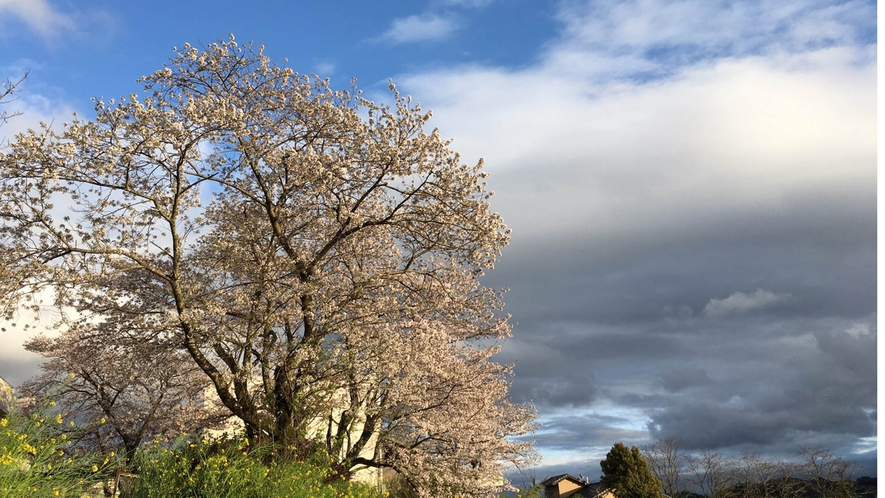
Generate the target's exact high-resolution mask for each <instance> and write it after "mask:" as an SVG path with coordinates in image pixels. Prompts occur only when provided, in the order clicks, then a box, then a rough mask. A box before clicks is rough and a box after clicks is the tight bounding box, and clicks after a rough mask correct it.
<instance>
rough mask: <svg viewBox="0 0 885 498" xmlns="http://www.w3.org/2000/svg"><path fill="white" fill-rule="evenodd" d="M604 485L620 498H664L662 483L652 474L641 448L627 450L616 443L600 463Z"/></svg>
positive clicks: (622, 445)
mask: <svg viewBox="0 0 885 498" xmlns="http://www.w3.org/2000/svg"><path fill="white" fill-rule="evenodd" d="M599 465H600V467H602V474H603V475H602V484H603V485H604V486H606V487H608V488H612V489H613V490H614V493H615V496H617V497H618V498H662V497H663V496H664V495H663V493H662V492H661V487H662V485H661V481H660V480H659V479H658V478H657V477H655V476H654V474H652V472H651V470H649V468H648V463H647V462H646V461H645V459H644V458H643V457H642V454H641V453H640V452H639V448H637V447H635V446H634V447H633V448H631V449H627V447H626V446H624V443H616V444H615V445H614V446H612V449H611V451H609V452H608V454H607V455H606V456H605V460H603V461H601V462H599Z"/></svg>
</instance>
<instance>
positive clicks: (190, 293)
mask: <svg viewBox="0 0 885 498" xmlns="http://www.w3.org/2000/svg"><path fill="white" fill-rule="evenodd" d="M262 52H263V47H254V46H253V45H251V44H250V45H245V46H240V45H238V44H237V43H236V42H235V41H234V40H233V37H231V39H230V40H229V41H223V42H218V43H213V44H211V45H210V46H208V47H206V48H205V49H203V50H200V49H197V48H195V47H192V46H190V45H185V46H184V47H183V48H182V49H181V50H180V51H177V54H176V55H175V57H174V58H173V59H172V60H171V62H170V63H169V64H168V65H166V66H165V67H164V68H163V69H161V70H159V71H157V72H155V73H153V74H152V75H149V76H146V77H144V78H142V79H141V80H140V81H141V82H142V83H143V84H144V92H145V95H146V96H144V97H140V96H138V95H135V94H133V95H130V96H128V97H125V98H121V99H120V101H119V102H116V101H114V100H110V101H109V102H104V101H101V100H96V101H95V113H96V117H95V119H93V120H83V119H75V120H73V121H72V122H71V123H70V124H68V125H66V126H65V127H64V129H63V130H61V131H55V130H51V129H49V127H44V128H43V129H42V130H38V131H31V132H29V133H25V134H22V135H19V136H17V137H16V138H15V140H14V141H12V142H11V143H10V147H9V150H8V151H7V153H6V154H5V155H4V156H3V157H2V159H0V195H2V198H0V199H2V204H0V205H2V212H0V217H2V223H3V225H2V227H0V241H2V243H3V245H4V246H5V248H6V249H7V252H6V254H7V256H6V257H5V260H4V263H5V265H6V267H7V268H8V271H10V272H13V273H14V275H16V279H14V282H16V283H17V285H16V286H14V292H7V293H5V296H6V297H7V300H6V303H4V304H9V303H13V302H17V301H20V300H21V299H24V298H26V297H27V296H29V295H32V294H33V292H34V290H35V289H39V288H42V287H49V288H51V289H52V290H53V292H54V293H55V305H56V306H58V307H59V308H62V309H73V310H76V311H77V313H70V314H67V315H65V316H66V318H65V319H66V320H67V325H65V326H70V327H73V326H75V324H76V323H77V320H78V318H77V317H78V316H80V315H79V314H83V313H87V314H90V315H91V316H92V318H91V320H92V321H93V322H97V323H113V324H114V326H113V327H109V328H108V332H107V340H109V341H114V340H116V338H117V335H118V334H119V333H120V331H122V330H124V329H125V330H128V331H129V333H132V334H141V338H142V339H143V340H146V341H151V340H157V339H158V338H162V343H163V344H168V345H170V347H171V348H172V349H177V350H180V351H184V352H186V354H187V356H188V357H189V358H190V360H191V361H192V362H193V364H195V365H196V366H197V367H198V368H199V370H200V371H201V372H202V373H203V375H204V376H205V378H206V379H207V380H208V382H209V383H210V384H211V385H212V386H213V387H214V390H215V392H216V393H217V396H218V398H219V399H220V401H221V402H222V403H223V404H224V406H225V407H226V408H227V409H228V410H229V411H230V412H231V413H232V414H233V415H235V416H236V417H238V418H239V419H240V420H242V422H243V425H244V426H245V429H246V432H247V434H248V435H249V436H250V437H252V438H257V439H263V440H268V441H273V442H274V443H277V444H280V445H281V446H282V447H285V448H287V451H290V452H291V453H292V454H293V455H295V456H299V457H300V456H304V455H306V454H308V453H313V452H316V451H321V452H323V453H325V454H326V455H328V457H329V458H330V459H331V460H332V461H333V462H334V465H335V467H336V468H337V470H338V472H339V474H340V475H342V476H347V475H349V474H350V473H351V472H353V471H354V469H357V468H361V467H390V468H393V469H395V470H397V471H399V472H400V474H401V475H402V476H404V478H405V479H407V480H408V481H409V482H410V483H411V484H412V485H413V486H414V487H416V488H417V489H419V490H422V492H424V493H429V492H431V491H429V490H431V489H437V490H439V489H446V490H463V491H464V492H485V491H488V490H489V489H492V488H494V487H499V486H501V485H502V484H504V481H503V478H502V477H501V466H502V465H504V464H505V462H507V461H512V462H516V463H518V464H525V463H526V461H527V460H530V459H531V458H532V456H533V453H532V449H531V444H530V443H527V442H523V441H522V440H521V439H518V438H519V437H520V436H523V435H525V434H527V433H529V432H531V430H532V429H533V419H534V411H533V409H532V407H531V406H523V405H515V404H512V403H511V402H510V401H509V400H508V396H507V389H508V377H509V375H510V370H509V369H508V368H507V367H506V366H502V365H498V364H497V363H495V362H494V361H492V359H491V357H492V355H493V354H494V352H495V351H496V350H497V347H498V346H499V345H500V343H501V341H502V340H504V339H505V338H506V337H508V336H509V335H510V326H509V324H508V323H507V320H506V317H502V316H501V315H500V310H501V306H502V301H501V295H500V293H499V292H496V291H494V290H492V289H488V288H486V287H484V286H483V285H482V284H481V282H480V280H479V278H480V277H481V276H482V275H483V274H484V272H485V271H486V270H488V269H490V268H492V267H493V265H494V263H495V261H496V259H497V257H498V256H499V255H500V251H501V249H502V248H503V247H504V246H505V245H506V244H507V242H508V239H509V229H508V228H507V227H506V225H504V223H503V222H502V220H501V218H500V216H498V214H497V213H494V212H491V211H490V209H489V205H488V200H489V197H490V196H491V195H492V192H490V191H489V190H487V188H486V183H485V181H484V178H485V177H486V173H485V172H484V171H483V170H482V163H481V162H480V163H479V164H476V165H468V164H464V163H463V162H462V160H461V158H460V156H459V155H458V154H457V153H455V152H453V151H452V150H451V149H450V148H449V145H450V142H449V141H447V140H444V139H442V138H441V137H440V135H439V133H438V132H437V131H436V130H432V131H430V132H428V131H426V129H425V126H426V124H427V122H428V120H429V119H430V113H429V112H425V111H423V110H422V109H421V107H420V106H419V105H417V104H413V103H412V102H411V98H409V97H404V96H401V95H400V94H399V93H398V92H397V91H396V89H395V87H393V85H392V84H391V99H392V105H390V106H387V105H381V104H376V103H374V102H372V101H369V100H367V99H366V98H364V97H363V96H362V95H361V93H360V92H359V91H358V90H357V89H356V88H355V87H354V88H352V89H351V90H349V91H339V90H333V89H332V88H331V87H330V84H329V82H328V81H327V80H321V79H319V78H316V77H312V78H311V77H306V76H301V75H298V74H296V73H294V72H293V71H292V70H291V69H288V68H282V67H279V66H277V65H275V64H273V63H272V62H271V61H270V60H269V59H268V58H267V57H266V56H264V55H263V53H262ZM78 313H79V314H78ZM146 319H149V321H150V323H151V324H150V326H147V327H144V326H140V324H141V323H142V321H144V320H146ZM161 331H162V332H161ZM430 476H432V482H430V480H429V479H430V478H431V477H430ZM459 492H461V491H459Z"/></svg>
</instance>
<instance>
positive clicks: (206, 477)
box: [131, 437, 381, 498]
mask: <svg viewBox="0 0 885 498" xmlns="http://www.w3.org/2000/svg"><path fill="white" fill-rule="evenodd" d="M273 451H274V449H273V447H270V446H261V447H254V446H249V445H248V444H247V441H246V440H244V439H231V440H220V441H211V440H208V439H199V438H197V439H194V438H187V437H185V438H181V439H179V440H178V441H177V442H176V444H174V445H173V446H172V448H167V447H164V446H159V445H149V446H146V447H143V448H141V449H140V450H139V451H138V452H137V454H136V457H135V460H134V464H135V468H136V470H137V472H138V478H137V479H135V487H134V489H133V491H132V495H131V496H132V498H152V497H155V498H166V497H169V496H193V497H200V498H223V497H231V498H233V497H237V498H238V497H242V496H249V497H255V498H263V497H268V498H284V497H291V498H301V497H307V496H310V497H316V498H380V497H381V493H379V492H378V491H376V490H374V489H372V488H371V487H369V486H365V485H361V484H355V483H352V482H349V481H346V480H342V479H341V478H340V477H333V476H332V474H331V469H330V468H329V467H327V466H324V465H323V464H322V463H321V462H320V461H317V460H313V461H303V462H293V461H286V462H280V461H278V460H275V459H273V458H272V455H271V453H272V452H273Z"/></svg>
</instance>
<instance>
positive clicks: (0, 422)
mask: <svg viewBox="0 0 885 498" xmlns="http://www.w3.org/2000/svg"><path fill="white" fill-rule="evenodd" d="M8 423H9V420H8V419H6V418H0V427H6V424H8Z"/></svg>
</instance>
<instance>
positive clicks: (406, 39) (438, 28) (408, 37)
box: [376, 14, 459, 44]
mask: <svg viewBox="0 0 885 498" xmlns="http://www.w3.org/2000/svg"><path fill="white" fill-rule="evenodd" d="M458 28H459V26H458V25H457V24H456V23H455V21H454V19H453V18H451V17H443V16H439V15H436V14H424V15H420V16H417V15H416V16H408V17H400V18H398V19H394V20H393V22H392V23H391V26H390V29H388V30H387V31H386V32H385V33H384V34H383V35H381V37H380V38H379V39H380V40H384V41H388V42H390V43H394V44H399V43H411V42H422V41H439V40H444V39H446V38H448V37H449V36H450V35H451V34H452V33H454V32H455V31H457V30H458ZM379 39H376V40H379Z"/></svg>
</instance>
